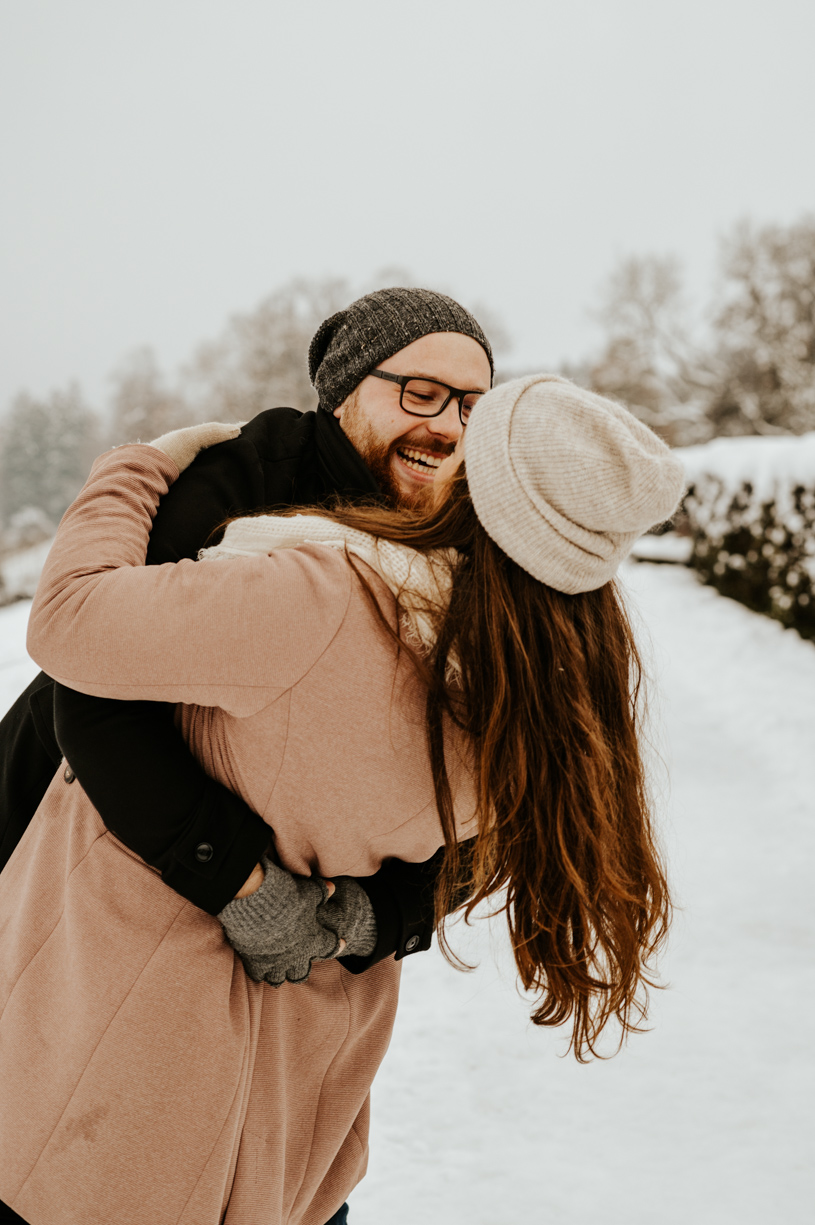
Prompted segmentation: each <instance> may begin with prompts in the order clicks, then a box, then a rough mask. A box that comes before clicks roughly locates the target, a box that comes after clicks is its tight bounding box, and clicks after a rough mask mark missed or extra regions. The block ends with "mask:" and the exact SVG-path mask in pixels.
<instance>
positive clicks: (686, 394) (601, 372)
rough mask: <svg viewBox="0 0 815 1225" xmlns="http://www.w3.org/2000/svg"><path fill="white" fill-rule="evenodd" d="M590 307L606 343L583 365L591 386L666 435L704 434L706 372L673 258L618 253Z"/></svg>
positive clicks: (690, 437) (683, 439) (696, 437)
mask: <svg viewBox="0 0 815 1225" xmlns="http://www.w3.org/2000/svg"><path fill="white" fill-rule="evenodd" d="M593 313H594V315H595V318H596V319H598V320H599V322H600V323H601V324H602V326H603V328H604V331H605V333H606V342H605V345H604V348H603V350H602V352H601V354H600V356H599V358H598V359H597V360H596V361H595V362H594V363H592V364H591V365H590V367H589V369H588V382H589V385H590V386H591V388H592V389H593V390H595V391H597V392H599V393H600V394H602V395H607V396H611V397H613V398H615V399H619V400H622V401H623V402H624V403H626V404H627V405H628V407H629V408H630V409H631V410H632V412H634V413H636V414H637V416H639V417H640V418H641V419H642V420H643V421H645V422H646V423H647V424H648V425H650V426H651V427H652V428H653V429H655V430H657V431H658V432H659V433H661V434H662V435H663V436H664V437H666V438H667V439H668V441H669V442H672V443H690V442H698V441H702V440H703V439H704V438H706V437H708V436H709V433H710V429H709V426H708V424H707V421H706V419H705V412H704V397H705V393H706V392H707V391H708V389H709V387H710V384H711V380H712V372H711V370H710V369H709V366H708V363H706V361H705V359H704V357H703V355H702V353H701V350H700V348H699V346H698V345H697V344H696V343H694V341H693V340H692V338H691V328H690V324H689V322H688V311H687V307H686V304H685V299H684V292H683V284H682V273H681V267H680V265H679V263H678V261H677V260H676V259H674V258H672V257H663V256H655V255H646V256H630V257H628V258H626V259H624V260H622V261H621V263H620V264H619V265H618V266H617V267H616V268H615V269H614V270H613V271H612V273H611V275H610V276H609V278H608V280H607V281H606V284H605V286H604V288H603V290H602V293H601V302H600V306H599V308H597V309H596V310H595V311H594V312H593Z"/></svg>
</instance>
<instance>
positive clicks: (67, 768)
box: [62, 765, 76, 783]
mask: <svg viewBox="0 0 815 1225" xmlns="http://www.w3.org/2000/svg"><path fill="white" fill-rule="evenodd" d="M62 777H63V778H64V779H65V781H66V783H72V782H73V781H74V779H75V778H76V775H75V774H74V772H73V770H72V769H71V767H70V766H69V765H66V766H65V773H64V774H63V776H62Z"/></svg>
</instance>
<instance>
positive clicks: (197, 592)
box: [0, 446, 473, 1225]
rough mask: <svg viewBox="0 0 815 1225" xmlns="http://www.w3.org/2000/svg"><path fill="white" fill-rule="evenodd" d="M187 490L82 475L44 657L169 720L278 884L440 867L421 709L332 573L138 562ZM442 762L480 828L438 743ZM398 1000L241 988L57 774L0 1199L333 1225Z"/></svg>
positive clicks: (122, 1219)
mask: <svg viewBox="0 0 815 1225" xmlns="http://www.w3.org/2000/svg"><path fill="white" fill-rule="evenodd" d="M176 475H177V469H176V468H175V465H174V464H173V463H172V461H171V460H169V459H168V458H167V457H166V456H164V455H163V454H161V452H159V451H157V450H155V449H154V448H152V447H143V446H134V447H123V448H120V449H117V450H115V451H113V452H110V453H108V454H107V455H105V456H103V457H102V458H101V459H100V460H98V461H97V463H96V464H95V466H94V469H93V472H92V473H91V477H90V479H89V481H88V484H87V485H86V487H85V489H84V490H83V492H82V494H81V495H80V497H79V498H78V499H77V501H76V503H75V504H74V505H73V507H72V508H71V509H70V510H69V511H68V513H67V515H66V517H65V519H64V520H63V523H62V525H61V527H60V530H59V533H58V535H57V539H56V541H55V543H54V546H53V548H52V550H51V554H50V556H49V559H48V563H47V565H46V569H45V572H44V574H43V577H42V581H41V584H40V588H39V591H38V594H37V598H36V600H35V602H34V607H33V609H32V614H31V622H30V629H29V650H30V652H31V654H32V656H33V657H34V659H35V660H36V661H37V662H38V663H39V664H40V665H41V666H42V667H43V668H44V669H45V670H46V671H47V672H49V673H50V675H51V676H53V677H55V678H56V679H58V680H59V681H62V682H63V683H65V684H67V685H70V686H73V687H74V688H76V689H80V690H83V691H84V692H86V693H92V694H98V695H104V696H108V697H115V698H144V699H151V700H154V701H160V702H175V703H179V704H180V705H179V708H178V709H179V718H180V724H181V727H182V728H183V731H184V734H185V736H186V738H187V740H188V742H189V744H190V746H191V747H192V749H193V751H194V753H195V754H196V756H197V757H198V759H199V760H200V761H201V762H202V763H203V765H204V767H205V768H206V769H207V770H208V771H209V772H210V773H211V774H212V775H213V776H214V777H216V778H218V779H220V780H221V781H222V782H224V783H226V784H227V785H228V786H230V787H231V788H233V789H234V790H235V791H236V792H238V793H239V794H240V795H242V796H243V797H244V798H245V799H246V800H247V801H248V802H249V804H251V805H252V807H253V808H255V809H256V811H257V812H259V813H261V814H262V815H263V816H264V817H265V818H266V819H267V820H268V821H269V823H270V824H271V825H273V826H274V830H275V836H276V839H277V848H278V851H279V853H280V855H281V858H282V860H283V862H284V864H285V865H286V866H287V867H288V868H290V869H291V870H293V871H295V872H301V873H307V872H311V871H316V872H319V873H321V874H323V875H325V876H334V875H340V874H353V875H365V874H369V873H373V872H375V871H376V870H377V868H378V867H379V866H380V864H381V862H382V860H383V859H384V858H387V857H388V856H398V857H400V858H402V859H406V860H413V861H419V860H424V859H426V858H428V857H429V856H430V855H432V854H433V852H434V851H435V850H436V849H437V848H438V847H439V846H440V845H441V843H442V841H443V839H442V835H441V830H440V826H439V821H438V815H437V811H436V807H435V803H434V793H433V787H432V782H431V776H430V769H429V763H428V758H427V751H426V747H425V729H424V709H423V702H424V695H423V691H422V689H421V686H420V684H419V682H418V681H417V679H416V677H415V674H414V673H413V671H412V669H411V667H410V665H409V664H408V663H407V661H406V659H405V657H404V654H402V656H401V658H399V657H398V656H397V652H396V649H395V646H394V643H393V642H392V640H391V639H390V638H389V637H388V635H387V634H386V632H385V631H384V629H383V627H382V626H381V624H379V623H378V621H377V619H376V616H375V614H374V613H373V611H372V609H371V607H370V603H369V602H368V600H367V598H366V596H365V594H364V592H363V590H362V587H361V585H360V583H359V580H358V579H357V577H356V576H355V575H354V573H353V571H352V569H351V567H350V566H349V564H348V562H347V561H346V559H345V556H344V554H343V553H342V552H338V551H336V550H332V549H329V548H327V547H325V546H316V545H312V546H303V547H300V548H297V549H289V550H280V551H277V552H275V553H273V554H272V555H270V556H268V557H258V558H255V559H242V560H238V561H218V562H212V563H193V562H188V561H183V562H181V563H180V564H178V565H175V566H173V565H166V566H149V567H146V566H144V565H143V561H144V556H145V549H146V545H147V539H148V534H149V531H150V524H151V520H152V516H153V514H154V513H155V508H156V506H157V505H158V501H159V498H160V497H161V496H162V494H163V493H165V492H166V490H167V488H168V486H169V484H171V483H172V481H173V480H174V479H175V477H176ZM367 574H368V576H369V578H370V579H371V581H372V583H373V584H374V585H375V587H376V589H377V592H378V595H379V597H380V600H381V603H382V606H383V608H384V610H385V611H386V613H387V614H388V615H389V616H391V617H393V616H394V615H395V614H394V600H393V597H392V596H391V594H390V593H389V592H388V591H387V589H386V588H385V586H384V585H383V584H382V582H381V581H380V580H379V579H378V578H376V576H375V575H374V574H373V572H372V571H367ZM448 757H449V762H450V771H451V778H452V781H453V790H454V797H455V803H456V813H457V820H459V819H460V821H461V832H462V833H464V832H465V829H466V830H467V832H472V828H471V827H469V825H468V821H469V817H470V815H471V813H472V807H473V793H472V783H471V776H470V773H469V771H468V769H467V767H466V765H465V764H464V763H465V760H466V753H465V750H464V746H463V745H462V744H461V743H460V742H459V741H457V740H456V739H455V738H454V737H453V735H452V733H451V734H450V736H449V738H448ZM144 768H145V770H148V771H149V769H150V762H149V761H146V762H145V763H144ZM398 983H399V965H398V964H397V963H396V962H395V961H393V960H388V961H385V962H382V963H381V964H379V965H377V966H375V967H374V968H373V969H372V970H369V971H368V972H367V973H365V974H363V975H358V976H354V975H351V974H348V973H347V972H346V971H345V970H343V968H342V967H341V966H339V965H338V964H337V963H336V962H335V961H328V962H321V963H318V964H317V965H315V967H314V969H313V971H312V974H311V977H310V978H309V980H308V982H306V983H303V984H297V985H293V984H285V985H284V986H282V987H280V988H278V989H274V988H272V987H268V986H266V985H265V984H262V983H254V982H252V981H251V980H250V979H248V978H247V977H246V975H245V973H244V971H243V967H242V965H241V962H240V960H239V959H238V957H237V956H236V955H235V954H234V953H233V951H232V949H231V948H230V947H229V945H228V944H227V943H226V941H225V940H224V936H223V933H222V930H221V926H220V924H219V922H218V921H217V919H214V918H212V917H211V916H209V915H207V914H205V913H204V912H203V911H201V910H198V909H196V908H195V907H194V906H192V905H191V904H190V903H189V902H186V901H185V900H184V899H183V898H181V897H179V896H178V894H176V893H174V892H172V890H170V889H169V888H167V887H166V886H165V885H164V884H163V883H162V881H161V879H160V877H159V876H158V875H157V874H156V873H155V872H154V871H153V870H152V869H151V868H149V867H147V866H146V865H145V864H144V863H143V862H142V861H141V860H140V859H139V858H138V857H137V856H135V855H133V854H131V853H130V852H129V851H127V850H126V849H125V848H124V847H123V846H122V845H121V844H120V843H119V842H118V841H117V840H116V838H115V837H114V836H113V835H112V834H110V833H108V832H107V831H106V830H105V827H104V826H103V825H102V822H101V820H100V818H99V816H98V815H97V813H96V811H95V809H94V808H93V807H92V805H91V804H90V802H89V801H88V799H87V798H86V797H85V795H84V793H83V792H82V790H81V788H80V785H79V783H78V782H75V783H73V784H68V783H67V782H66V781H65V779H64V777H63V771H62V770H60V771H58V772H57V774H56V776H55V778H54V780H53V782H52V784H51V787H50V788H49V790H48V793H47V794H46V796H45V798H44V800H43V802H42V804H41V805H40V808H39V810H38V812H37V814H36V817H35V818H34V820H33V822H32V824H31V826H30V828H29V830H28V832H27V834H26V836H25V837H24V839H23V840H22V842H21V843H20V846H19V847H18V849H17V851H16V852H15V855H14V857H13V858H12V860H11V861H10V863H9V865H8V867H7V869H6V871H5V872H4V873H3V876H2V888H1V889H0V1199H2V1200H5V1201H6V1202H7V1203H8V1204H10V1205H11V1206H12V1207H14V1208H15V1209H16V1211H17V1212H19V1213H20V1214H21V1215H22V1216H23V1217H25V1218H26V1219H27V1220H29V1221H30V1222H32V1225H96V1223H99V1225H102V1223H104V1225H216V1223H217V1222H218V1221H219V1220H220V1219H221V1218H222V1217H223V1214H224V1213H225V1214H226V1215H225V1217H224V1218H223V1219H225V1221H226V1222H227V1225H284V1223H288V1225H324V1223H325V1222H326V1221H327V1220H328V1219H329V1217H331V1216H332V1214H333V1213H334V1212H335V1211H336V1209H337V1208H338V1207H339V1205H340V1204H341V1203H342V1202H343V1200H344V1199H345V1198H346V1196H347V1195H348V1193H349V1192H350V1191H351V1189H352V1188H353V1187H354V1186H355V1184H356V1183H357V1182H358V1181H359V1179H360V1178H361V1177H362V1176H363V1174H364V1172H365V1167H366V1162H367V1132H368V1109H369V1089H370V1085H371V1082H372V1080H373V1077H374V1075H375V1073H376V1069H377V1067H378V1065H379V1063H380V1061H381V1059H382V1057H383V1055H384V1053H385V1050H386V1048H387V1045H388V1041H389V1038H390V1034H391V1028H392V1024H393V1019H394V1014H395V1010H396V1002H397V993H398Z"/></svg>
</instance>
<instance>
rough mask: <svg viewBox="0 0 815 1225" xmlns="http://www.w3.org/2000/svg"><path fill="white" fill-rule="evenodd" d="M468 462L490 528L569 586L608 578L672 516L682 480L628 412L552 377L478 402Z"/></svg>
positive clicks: (550, 581) (520, 382) (519, 383)
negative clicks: (646, 535)
mask: <svg viewBox="0 0 815 1225" xmlns="http://www.w3.org/2000/svg"><path fill="white" fill-rule="evenodd" d="M464 462H465V465H466V469H467V481H468V484H469V487H470V496H471V497H472V500H473V507H474V509H475V513H476V514H477V516H478V518H479V520H480V522H481V524H482V525H483V527H484V529H485V531H486V532H487V534H488V535H489V536H491V537H492V539H493V540H494V541H495V543H496V544H497V545H498V546H499V547H500V548H501V549H503V551H504V552H505V553H507V554H508V555H509V556H510V557H511V558H512V559H513V561H516V562H517V563H518V565H519V566H522V567H523V568H524V570H526V571H528V572H529V574H531V575H532V576H533V577H534V578H536V579H539V580H540V582H542V583H546V584H547V585H548V586H550V587H554V588H555V589H556V590H557V591H563V592H566V593H567V594H569V595H574V594H576V593H577V592H578V591H593V590H594V589H595V588H597V587H602V585H603V584H604V583H606V582H608V580H609V579H611V578H613V577H614V574H615V572H616V570H617V567H618V566H619V565H620V562H621V561H622V560H623V559H624V558H625V557H626V556H627V555H628V553H629V552H630V549H631V546H632V545H633V543H634V541H635V540H636V539H637V537H638V536H641V535H642V533H643V532H645V531H647V530H648V528H650V527H653V526H654V525H655V524H657V523H663V522H664V521H665V520H666V519H669V518H670V517H671V515H672V514H673V513H674V511H675V510H676V507H677V504H678V502H679V499H680V497H681V496H682V492H683V489H684V484H685V481H684V473H683V470H682V465H681V464H680V462H679V460H678V459H677V457H676V456H675V455H674V454H673V453H672V452H671V450H670V448H669V447H667V446H666V445H665V443H664V442H662V440H661V439H659V438H658V437H657V436H656V434H654V433H653V432H652V431H651V430H649V429H648V427H647V426H645V425H643V424H642V422H641V421H638V420H637V418H636V417H635V416H633V414H632V413H630V412H629V411H628V409H626V408H623V407H622V405H620V404H615V403H614V402H613V401H612V400H606V399H604V398H603V397H602V396H598V395H594V394H593V393H592V392H590V391H584V390H583V389H582V388H580V387H576V386H575V385H574V383H571V382H569V380H568V379H563V378H559V377H558V376H557V375H552V374H536V375H532V376H530V377H528V378H523V379H514V380H513V381H512V382H510V383H504V384H502V386H500V387H496V388H495V390H494V391H490V392H488V394H487V395H485V396H484V397H483V399H481V400H479V401H478V403H477V404H476V406H475V408H474V409H473V410H472V412H471V413H470V419H469V423H468V425H467V431H466V435H465V440H464Z"/></svg>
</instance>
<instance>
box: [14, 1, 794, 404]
mask: <svg viewBox="0 0 815 1225" xmlns="http://www.w3.org/2000/svg"><path fill="white" fill-rule="evenodd" d="M813 47H815V4H812V2H811V0H681V2H678V0H660V2H659V3H654V0H569V2H568V3H566V2H565V0H557V2H556V0H500V2H497V0H411V3H410V4H398V5H397V4H392V3H388V2H387V0H343V2H342V3H340V4H338V3H336V2H332V0H300V2H299V3H297V4H294V3H291V0H288V2H285V3H284V2H283V0H138V2H135V0H116V3H115V4H111V3H110V2H109V0H71V2H70V3H69V4H66V3H65V2H64V0H0V155H1V157H0V166H1V167H2V171H0V173H1V174H2V192H0V311H1V312H2V314H1V315H0V412H2V411H3V410H4V409H5V407H6V405H7V404H8V403H9V402H10V400H11V398H12V397H13V396H14V395H15V394H16V393H17V392H18V391H20V390H22V389H27V390H28V391H29V392H31V393H32V394H35V395H41V394H45V393H47V392H48V391H49V390H51V389H52V388H54V387H58V386H64V385H65V384H66V383H68V382H69V381H71V380H78V381H79V383H80V384H81V386H82V387H83V388H84V389H85V391H86V393H87V394H88V396H89V397H90V398H91V400H92V401H94V402H97V403H98V402H101V401H102V400H103V399H104V397H105V395H106V389H107V386H108V383H107V379H108V375H109V372H110V371H111V369H112V368H113V367H114V366H115V365H116V364H117V363H118V362H119V361H120V360H121V358H122V357H123V356H124V355H125V354H126V353H128V352H129V351H132V350H133V349H135V348H137V347H139V346H142V345H152V346H153V347H154V348H155V350H156V352H157V354H158V356H159V359H160V361H161V363H162V364H163V365H164V366H165V368H166V369H167V370H168V371H171V372H172V371H173V370H175V369H176V368H177V367H178V366H179V365H180V364H181V363H183V362H184V361H185V360H186V359H187V358H188V357H189V356H190V355H191V353H192V351H193V350H194V349H195V348H196V347H197V345H198V344H199V343H200V342H201V341H203V340H205V339H208V338H211V337H212V336H214V335H217V334H218V333H219V332H220V331H221V329H222V328H223V326H224V323H225V322H226V320H227V318H228V317H229V316H230V315H231V314H233V313H235V312H239V311H246V310H249V309H251V308H252V307H253V306H255V305H256V304H257V303H258V302H259V301H260V300H261V299H262V298H263V297H264V296H265V295H267V294H268V293H270V292H271V291H273V290H274V289H276V288H278V287H280V286H281V285H283V284H285V283H286V282H287V281H288V280H289V279H290V278H292V277H295V276H306V277H313V278H320V277H325V276H334V277H343V278H346V279H347V280H348V281H349V283H350V284H351V286H352V287H358V288H370V287H371V286H372V285H374V284H375V283H376V277H377V274H378V272H380V271H381V270H383V269H386V268H392V267H394V266H398V267H401V268H404V269H406V270H408V271H409V272H410V274H411V275H412V277H413V279H414V283H419V284H425V285H428V286H430V287H433V288H439V289H443V290H445V291H446V292H449V293H452V294H453V295H454V296H456V297H458V298H459V299H460V300H461V301H462V302H464V303H465V304H466V305H468V306H475V305H477V304H484V305H486V306H487V307H488V308H489V310H490V312H491V313H492V314H494V315H497V316H498V317H499V318H500V319H501V320H502V321H503V324H504V326H505V328H506V330H507V332H508V333H509V335H510V337H511V338H512V341H513V347H512V349H511V351H510V352H509V353H508V354H506V356H505V358H504V364H505V365H509V366H511V367H513V368H516V369H526V370H528V369H535V368H540V369H544V368H547V367H552V366H555V365H557V364H559V363H560V362H562V361H564V360H575V359H577V358H579V357H581V356H583V355H585V354H586V353H587V352H589V351H590V350H591V349H592V348H593V347H596V346H597V344H598V343H599V333H598V331H597V326H596V324H595V323H594V322H593V321H592V319H591V310H592V306H593V304H594V305H596V303H597V301H598V291H599V287H600V286H601V284H602V282H603V280H604V278H605V277H606V276H607V275H608V273H609V272H610V270H611V269H612V267H613V266H614V264H615V262H616V261H618V260H619V259H620V258H622V257H624V256H626V255H629V254H632V253H640V254H645V253H651V252H655V253H666V254H667V253H672V254H675V255H677V256H679V257H680V258H681V259H682V260H683V261H684V263H685V264H686V266H687V269H688V283H689V290H690V293H691V295H692V296H693V297H695V299H696V300H697V302H699V303H701V302H702V301H704V300H705V299H706V298H707V297H708V295H709V291H710V286H711V283H712V278H713V271H714V265H715V257H716V251H717V243H718V241H719V239H720V236H721V235H722V234H723V233H725V232H726V231H727V230H728V229H729V228H730V227H732V226H733V224H734V223H735V222H736V221H738V220H739V219H740V218H743V217H750V218H753V219H754V220H755V221H757V222H759V223H766V222H781V223H787V222H791V221H794V220H796V219H798V218H800V217H801V216H803V215H805V214H807V213H812V212H813V211H815V157H813V156H812V146H813V120H815V72H813V71H812V50H813Z"/></svg>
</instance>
